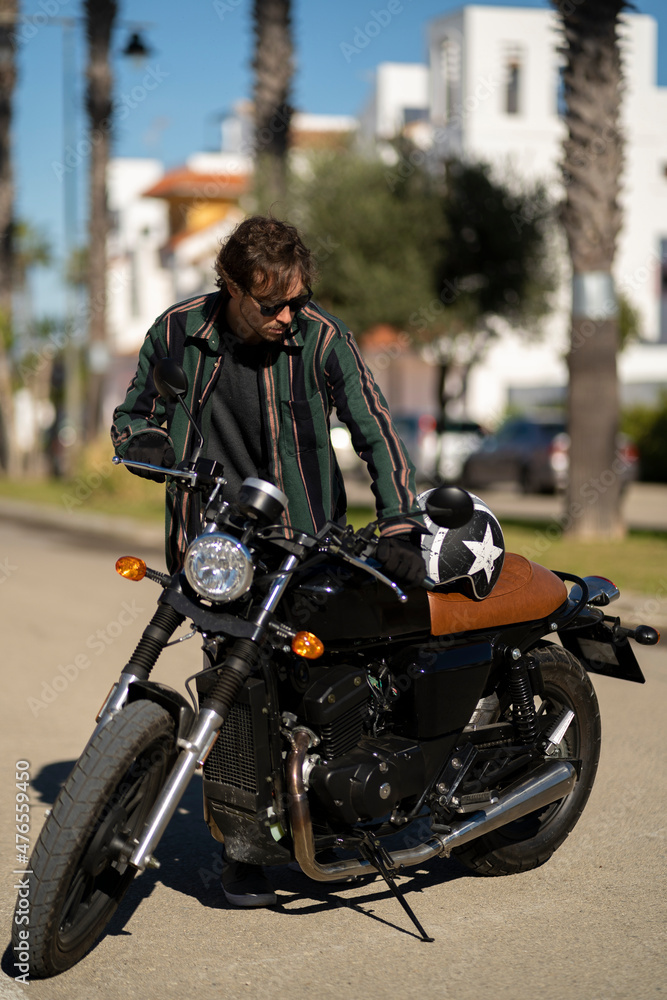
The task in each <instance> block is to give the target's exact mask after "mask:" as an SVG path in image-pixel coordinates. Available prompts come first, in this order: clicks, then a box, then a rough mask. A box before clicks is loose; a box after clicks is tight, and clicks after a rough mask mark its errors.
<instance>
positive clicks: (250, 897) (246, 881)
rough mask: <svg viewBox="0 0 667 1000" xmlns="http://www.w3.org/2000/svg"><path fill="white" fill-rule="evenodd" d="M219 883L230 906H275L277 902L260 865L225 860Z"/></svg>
mask: <svg viewBox="0 0 667 1000" xmlns="http://www.w3.org/2000/svg"><path fill="white" fill-rule="evenodd" d="M220 881H221V882H222V891H223V892H224V894H225V898H226V899H227V902H228V903H231V904H232V906H246V907H247V906H275V905H276V903H277V902H278V897H277V896H276V894H275V892H274V891H273V889H272V888H271V886H270V885H269V883H268V881H267V878H266V875H265V874H264V872H263V871H262V868H261V865H247V864H245V862H243V861H227V860H225V861H223V863H222V876H221V879H220Z"/></svg>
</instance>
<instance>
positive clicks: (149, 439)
mask: <svg viewBox="0 0 667 1000" xmlns="http://www.w3.org/2000/svg"><path fill="white" fill-rule="evenodd" d="M123 457H124V458H126V459H127V460H128V462H148V463H149V465H163V466H164V467H165V468H166V469H171V468H172V467H173V465H174V462H175V461H176V456H175V454H174V449H173V448H172V446H171V441H170V440H169V438H168V437H165V436H164V434H158V433H157V431H156V432H152V431H148V432H146V433H144V434H137V436H136V438H133V439H132V440H131V441H130V443H129V444H128V446H127V449H126V451H125V455H124V456H123ZM127 468H128V469H129V470H130V472H133V473H134V475H135V476H141V478H142V479H154V480H155V482H156V483H163V482H164V481H165V477H164V476H161V475H160V473H159V472H151V470H150V469H135V468H133V467H132V466H131V465H128V466H127Z"/></svg>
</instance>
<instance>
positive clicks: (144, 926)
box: [0, 521, 667, 1000]
mask: <svg viewBox="0 0 667 1000" xmlns="http://www.w3.org/2000/svg"><path fill="white" fill-rule="evenodd" d="M125 551H126V547H125V546H122V547H121V548H120V550H119V547H118V546H116V545H110V544H109V543H104V542H103V541H101V540H99V541H98V542H97V543H93V542H92V541H90V539H89V540H88V542H87V543H86V546H85V547H84V548H76V547H75V546H74V544H73V542H72V540H71V538H70V537H69V536H68V535H66V534H62V533H60V532H56V531H55V530H44V531H39V530H36V529H32V530H26V529H25V528H24V527H21V526H19V525H17V524H13V523H8V522H6V521H4V522H3V523H2V524H0V597H1V601H2V604H1V608H2V621H3V635H2V640H3V641H2V649H3V660H4V680H5V684H6V688H7V690H6V693H5V696H4V697H3V700H2V713H3V714H2V727H1V731H0V739H1V740H2V755H1V770H0V781H1V783H0V795H1V796H2V805H3V808H2V814H1V820H0V860H1V871H2V878H3V892H2V893H1V894H0V895H1V905H0V919H1V926H2V927H3V928H4V934H3V938H2V940H3V946H7V945H8V943H9V932H10V925H11V920H12V917H13V911H14V905H15V897H16V893H15V890H14V888H13V886H14V885H15V884H16V878H17V876H16V875H15V874H13V873H14V871H15V869H17V868H19V867H20V866H19V865H17V864H16V860H15V858H16V855H15V814H14V809H13V808H12V806H13V803H14V800H15V796H16V789H15V781H14V775H15V765H16V762H17V761H22V760H24V761H27V762H29V764H30V773H31V779H32V791H31V803H32V808H31V829H30V834H29V836H30V838H31V841H32V842H33V843H34V840H35V839H36V837H37V834H38V831H39V828H40V826H41V823H42V821H43V816H44V811H45V809H46V808H47V807H48V805H49V804H50V803H51V802H52V801H53V798H54V795H55V793H56V791H57V788H58V786H59V783H60V782H61V781H62V780H63V778H64V777H65V776H66V774H67V772H68V770H69V768H70V767H71V764H72V762H73V761H74V760H75V759H76V757H77V756H78V754H79V753H80V751H81V749H82V747H83V745H84V743H85V742H86V739H87V737H88V735H89V733H90V731H91V729H92V726H93V719H94V716H95V714H96V712H97V709H98V707H99V705H100V703H101V702H102V700H103V698H104V696H105V695H106V693H107V691H108V689H109V687H110V686H111V684H112V682H113V681H114V680H115V678H116V677H117V675H118V672H119V670H120V668H121V666H122V664H123V663H124V662H125V659H126V658H127V656H128V654H129V652H130V651H131V649H132V648H133V647H134V645H135V642H136V640H137V638H138V636H139V634H140V632H141V630H142V628H143V625H144V624H145V621H146V620H147V619H148V617H149V615H150V614H151V613H152V609H153V607H154V601H155V598H156V596H157V588H156V587H155V586H154V585H153V584H150V583H147V582H145V581H144V582H142V583H140V584H134V583H129V582H127V581H124V580H121V578H120V577H118V576H117V575H116V574H115V572H114V568H113V565H114V561H115V558H116V556H117V555H119V554H124V552H125ZM638 652H639V655H640V660H641V663H642V666H643V669H644V671H645V674H646V677H647V684H646V685H644V686H640V685H635V684H629V683H625V682H621V681H615V680H611V679H607V678H596V679H595V687H596V690H597V693H598V697H599V700H600V705H601V712H602V720H603V751H602V758H601V763H600V769H599V772H598V779H597V782H596V785H595V787H594V789H593V793H592V796H591V799H590V801H589V805H588V807H587V809H586V811H585V813H584V815H583V817H582V819H581V821H580V822H579V824H578V826H577V827H576V828H575V830H574V831H573V833H572V834H571V836H570V838H569V839H568V840H567V841H566V843H565V844H564V845H563V846H562V848H561V849H560V850H559V852H558V853H557V854H556V855H555V856H554V857H553V858H552V859H551V861H550V862H549V863H548V864H546V865H545V866H543V867H542V868H540V869H538V870H536V871H534V872H529V873H526V874H524V875H520V876H513V877H509V878H500V879H485V878H479V877H474V876H472V875H470V874H469V873H468V872H467V871H466V870H465V869H463V868H462V867H460V866H459V865H458V864H457V862H456V861H455V860H437V859H436V860H433V861H431V862H429V863H428V864H426V865H424V866H423V868H419V869H410V870H409V874H408V876H407V877H405V878H403V879H402V880H401V882H402V885H403V890H404V892H405V894H406V897H407V898H408V900H409V902H410V905H411V906H412V907H413V908H414V909H415V911H416V913H417V914H418V916H419V919H420V920H421V922H422V923H423V924H424V926H425V927H426V929H427V930H428V931H429V932H430V933H431V934H432V935H433V936H434V937H435V941H434V943H432V944H426V943H422V942H420V941H419V940H418V938H417V937H416V935H415V933H414V931H413V928H412V927H411V925H410V924H409V922H408V921H407V918H406V916H405V914H404V913H403V911H402V910H401V909H400V907H399V906H398V904H397V903H396V901H395V900H394V899H393V898H392V897H391V896H390V894H389V893H388V891H386V888H385V887H383V884H379V883H377V882H368V883H366V884H365V885H358V886H354V887H350V888H344V887H343V888H342V887H340V886H336V887H332V888H330V889H327V888H326V887H322V886H320V885H318V884H316V883H314V882H311V881H309V880H308V879H306V878H305V877H303V876H301V875H299V874H295V873H292V872H289V871H288V870H286V869H273V870H272V875H273V877H274V879H275V884H276V886H277V889H278V892H279V896H280V906H279V907H278V908H276V909H273V910H261V911H249V912H243V911H236V910H233V909H230V908H229V907H228V906H227V905H226V903H225V901H224V899H223V898H222V895H221V892H220V890H219V888H218V885H217V870H218V862H217V855H218V851H217V845H215V844H214V842H213V841H212V840H211V839H210V837H209V835H208V831H207V830H206V828H205V826H204V824H203V822H202V820H201V790H200V788H199V787H198V781H199V779H195V781H194V782H193V784H192V786H191V788H190V790H189V791H188V793H187V795H186V797H185V799H184V800H183V803H182V805H181V807H180V809H179V811H178V813H177V815H176V816H175V817H174V819H173V821H172V824H171V826H170V828H169V829H168V831H167V833H166V835H165V837H164V838H163V841H162V843H161V844H160V846H159V848H158V850H157V852H156V853H157V855H158V857H159V859H160V861H161V863H162V867H161V868H160V870H159V871H157V872H150V873H146V874H144V875H142V876H140V878H138V879H137V881H136V882H135V883H134V885H133V887H132V888H131V890H130V893H129V894H128V896H127V897H126V900H125V902H124V903H123V905H122V906H121V909H120V911H119V913H118V914H117V915H116V917H115V918H114V920H113V922H112V924H111V925H110V927H109V929H108V933H107V934H106V936H105V937H104V938H103V939H102V940H101V942H100V943H99V944H98V945H97V947H96V948H95V949H94V951H93V952H92V953H91V954H89V955H88V957H86V958H85V959H84V960H83V961H82V962H81V963H80V964H79V965H78V966H77V967H76V968H74V969H73V970H71V971H70V972H68V973H65V974H64V975H62V976H60V977H58V978H57V979H53V980H49V981H46V982H32V983H30V984H29V985H27V986H24V985H19V984H17V983H16V981H15V978H14V977H15V975H16V969H15V968H13V966H12V961H13V959H12V957H11V953H10V952H8V951H6V952H5V956H4V960H3V972H2V975H1V976H0V1000H6V998H16V997H22V996H27V995H30V996H31V997H34V998H37V1000H61V998H62V1000H90V998H91V997H92V996H95V997H99V998H100V1000H116V998H137V1000H139V998H141V1000H146V998H149V1000H150V998H154V997H159V998H161V1000H176V998H178V1000H181V998H182V997H183V996H184V995H188V996H192V997H197V998H198V1000H199V998H201V1000H213V998H215V1000H221V998H225V1000H236V998H251V1000H254V998H260V997H261V998H265V997H269V996H289V997H290V998H291V1000H302V998H304V1000H305V998H306V997H307V998H309V1000H310V998H312V997H321V998H323V1000H325V998H326V1000H328V998H337V1000H357V998H361V997H364V998H368V1000H388V998H394V997H396V996H401V997H405V998H410V1000H412V998H419V1000H431V998H433V1000H436V998H437V1000H443V998H449V997H451V998H456V1000H478V998H479V997H482V996H491V997H493V998H494V1000H535V998H542V997H544V998H547V997H558V998H559V1000H621V998H622V1000H630V998H632V1000H644V998H655V997H661V996H663V995H664V992H665V990H666V988H667V976H666V975H665V972H666V968H665V966H666V960H665V955H666V954H667V949H666V947H665V939H664V929H665V923H666V921H665V917H666V914H665V899H666V893H665V854H666V851H665V834H666V831H667V826H666V821H665V811H664V807H665V801H666V795H665V791H666V788H665V786H666V783H667V782H666V778H665V767H664V760H665V753H664V735H663V733H664V719H665V714H666V713H667V650H666V649H665V647H664V646H663V647H661V646H658V647H654V648H650V649H644V648H639V649H638ZM198 666H199V652H198V650H197V649H196V647H195V645H194V643H193V642H190V643H184V644H182V645H181V646H177V647H175V648H173V649H171V650H169V651H168V652H167V653H165V654H164V656H163V658H162V661H161V664H160V665H158V668H157V671H156V676H157V677H158V678H160V679H162V680H164V681H166V682H167V683H171V684H173V685H174V686H176V687H178V688H180V689H182V679H183V678H184V677H185V676H186V675H187V674H189V673H192V672H193V671H194V670H196V669H197V668H198Z"/></svg>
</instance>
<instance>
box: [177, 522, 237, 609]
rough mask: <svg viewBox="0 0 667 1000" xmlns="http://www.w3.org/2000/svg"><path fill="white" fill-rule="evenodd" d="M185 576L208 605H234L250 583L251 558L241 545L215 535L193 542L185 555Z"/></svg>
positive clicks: (229, 538) (228, 536)
mask: <svg viewBox="0 0 667 1000" xmlns="http://www.w3.org/2000/svg"><path fill="white" fill-rule="evenodd" d="M184 569H185V576H186V578H187V581H188V583H189V584H190V586H191V587H192V589H193V590H196V591H197V593H198V594H199V595H200V596H201V597H206V598H208V600H209V601H235V600H236V598H237V597H240V596H241V594H245V592H246V590H248V588H249V587H250V584H251V583H252V575H253V565H252V558H251V556H250V553H249V552H248V550H247V548H246V547H245V545H242V544H241V542H239V541H238V540H237V539H236V538H232V536H231V535H224V534H222V533H220V532H216V533H214V534H210V535H202V536H201V537H200V538H196V539H195V541H194V542H193V543H192V545H191V546H190V548H189V549H188V551H187V553H186V555H185V566H184Z"/></svg>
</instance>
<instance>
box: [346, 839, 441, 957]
mask: <svg viewBox="0 0 667 1000" xmlns="http://www.w3.org/2000/svg"><path fill="white" fill-rule="evenodd" d="M359 849H360V851H361V853H362V854H363V856H364V857H365V858H366V859H367V860H368V861H370V863H371V864H372V865H373V867H374V868H377V870H378V871H379V873H380V875H381V876H382V878H383V879H384V880H385V882H386V883H387V885H388V886H389V888H390V889H391V891H392V893H393V894H394V896H395V897H396V899H397V900H398V901H399V903H400V904H401V906H402V907H403V909H404V910H405V912H406V913H407V915H408V916H409V917H410V920H411V921H412V923H413V924H414V925H415V927H416V928H417V930H418V931H419V933H420V934H421V936H422V941H434V940H435V938H432V937H429V936H428V934H427V933H426V931H425V930H424V928H423V927H422V925H421V924H420V923H419V921H418V920H417V917H416V916H415V914H414V912H413V911H412V909H411V908H410V906H409V905H408V904H407V903H406V901H405V899H404V898H403V896H402V894H401V891H400V889H399V888H398V886H397V885H396V881H395V879H394V876H393V873H394V871H395V870H396V869H395V867H394V865H393V863H392V860H391V857H390V856H389V855H388V854H387V852H386V851H385V849H384V848H383V847H382V846H381V844H380V842H379V841H378V840H375V839H374V838H373V837H371V836H370V835H369V834H366V836H365V837H364V839H363V841H362V843H361V844H360V845H359Z"/></svg>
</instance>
